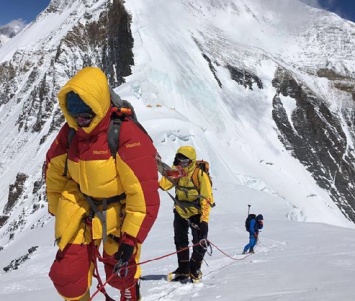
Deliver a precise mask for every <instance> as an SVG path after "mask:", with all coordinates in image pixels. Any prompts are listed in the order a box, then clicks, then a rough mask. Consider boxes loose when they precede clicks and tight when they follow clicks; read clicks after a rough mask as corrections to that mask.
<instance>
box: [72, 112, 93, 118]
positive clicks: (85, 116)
mask: <svg viewBox="0 0 355 301" xmlns="http://www.w3.org/2000/svg"><path fill="white" fill-rule="evenodd" d="M69 114H70V113H69ZM70 115H71V116H73V117H74V118H75V119H77V118H83V119H92V118H93V117H94V116H95V114H94V113H79V114H70Z"/></svg>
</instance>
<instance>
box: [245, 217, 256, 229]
mask: <svg viewBox="0 0 355 301" xmlns="http://www.w3.org/2000/svg"><path fill="white" fill-rule="evenodd" d="M255 218H256V215H255V214H253V213H250V214H249V215H248V217H247V218H246V220H245V230H246V231H247V232H249V231H250V221H251V220H252V219H255Z"/></svg>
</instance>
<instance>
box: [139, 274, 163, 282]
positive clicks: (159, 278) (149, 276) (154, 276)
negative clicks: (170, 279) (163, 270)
mask: <svg viewBox="0 0 355 301" xmlns="http://www.w3.org/2000/svg"><path fill="white" fill-rule="evenodd" d="M140 279H141V280H143V281H145V280H166V275H164V274H160V275H159V274H158V275H145V276H142V277H141V278H140Z"/></svg>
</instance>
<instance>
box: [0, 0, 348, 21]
mask: <svg viewBox="0 0 355 301" xmlns="http://www.w3.org/2000/svg"><path fill="white" fill-rule="evenodd" d="M301 1H302V2H304V3H307V4H309V5H312V6H314V7H318V8H322V9H326V10H330V11H333V12H335V13H337V14H338V15H340V16H341V17H343V18H345V19H349V20H351V21H353V22H355V0H301ZM49 2H50V0H0V26H2V25H5V24H7V23H9V22H11V21H12V20H16V19H23V21H24V22H25V23H30V22H31V21H32V20H33V19H35V18H36V16H37V15H38V14H39V13H40V12H41V11H42V10H44V9H45V8H46V7H47V6H48V4H49Z"/></svg>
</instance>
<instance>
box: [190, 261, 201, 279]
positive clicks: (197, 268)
mask: <svg viewBox="0 0 355 301" xmlns="http://www.w3.org/2000/svg"><path fill="white" fill-rule="evenodd" d="M201 264H202V262H201V261H200V262H197V261H196V260H195V259H193V258H191V260H190V278H191V280H192V282H198V281H199V280H200V279H201V278H202V272H201Z"/></svg>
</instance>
